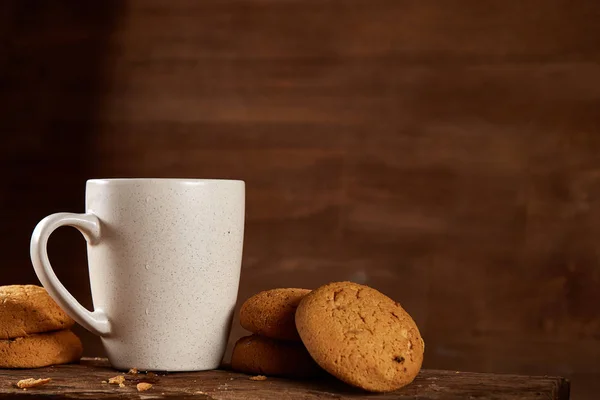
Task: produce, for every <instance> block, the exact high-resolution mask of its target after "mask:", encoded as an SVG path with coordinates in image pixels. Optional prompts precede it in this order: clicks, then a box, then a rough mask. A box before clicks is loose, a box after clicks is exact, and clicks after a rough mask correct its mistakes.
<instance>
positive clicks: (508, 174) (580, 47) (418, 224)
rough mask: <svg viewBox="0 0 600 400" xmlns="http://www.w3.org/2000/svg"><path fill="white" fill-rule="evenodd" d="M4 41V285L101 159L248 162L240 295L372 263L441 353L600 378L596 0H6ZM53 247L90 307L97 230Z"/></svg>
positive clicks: (181, 167) (196, 164)
mask: <svg viewBox="0 0 600 400" xmlns="http://www.w3.org/2000/svg"><path fill="white" fill-rule="evenodd" d="M0 46H1V47H0V134H1V139H2V140H1V145H0V174H1V176H0V213H1V214H0V216H1V221H2V222H1V224H0V235H1V241H0V249H1V250H2V257H3V260H2V261H3V262H2V268H1V270H0V271H1V272H0V284H9V283H28V282H37V280H36V278H35V276H34V274H33V270H32V268H31V265H30V262H29V258H28V246H29V237H30V233H31V231H32V229H33V227H34V226H35V224H36V223H37V221H38V220H39V219H41V218H42V217H43V216H45V215H47V214H49V213H52V212H57V211H83V207H84V206H83V204H84V184H85V179H87V178H91V177H213V178H217V177H218V178H238V179H244V180H245V181H246V183H247V228H246V241H245V253H244V262H243V275H242V282H241V289H240V299H241V300H243V299H245V298H246V297H248V296H249V295H251V294H253V293H254V292H256V291H258V290H261V289H267V288H271V287H278V286H303V287H308V288H314V287H316V286H318V285H320V284H322V283H325V282H328V281H332V280H346V279H348V280H354V281H357V282H361V283H366V284H368V285H371V286H373V287H376V288H378V289H380V290H382V291H383V292H385V293H387V294H389V295H390V296H392V297H394V298H395V299H397V300H399V301H400V302H401V303H402V304H403V305H404V306H405V307H406V308H407V309H408V310H409V311H410V312H411V313H412V314H413V316H414V317H415V319H416V320H417V322H418V324H419V326H420V327H421V330H422V332H423V335H424V337H425V340H426V342H427V352H426V359H425V365H426V367H429V368H448V369H464V370H473V371H495V372H517V373H532V374H559V375H564V376H567V377H570V378H572V379H573V386H572V387H573V398H574V399H576V400H581V399H592V398H596V396H595V395H594V393H597V391H598V390H600V385H596V384H594V383H593V380H594V378H596V379H597V378H599V377H600V363H599V362H598V361H599V360H600V312H599V311H598V307H599V306H600V291H599V290H598V285H599V284H600V136H599V132H598V131H599V128H600V2H598V1H596V0H582V1H566V0H564V1H560V0H529V1H509V2H507V1H505V0H488V1H481V0H463V1H458V0H437V1H434V0H426V1H410V0H395V1H394V0H360V1H358V0H330V1H323V0H202V1H192V0H176V1H157V0H152V1H146V0H131V1H117V0H112V1H102V2H78V1H62V2H61V1H58V2H52V3H51V2H44V1H22V0H8V1H3V2H2V3H0ZM51 258H52V260H53V263H54V266H55V268H56V270H57V272H58V275H59V276H60V278H61V279H63V281H64V282H65V284H66V286H67V287H68V288H69V289H70V290H72V291H73V292H74V293H75V294H76V296H77V297H78V298H79V299H81V301H82V302H84V303H85V304H87V305H88V306H89V305H90V304H91V300H90V295H89V284H88V281H87V280H88V277H87V271H86V267H85V251H84V241H83V239H82V238H81V237H80V236H79V235H78V234H77V232H75V231H74V230H68V229H66V230H62V231H60V232H58V233H57V234H56V235H55V236H54V237H53V238H52V241H51ZM78 333H80V334H81V335H82V337H83V339H84V341H85V345H86V353H87V354H88V355H99V354H101V351H102V350H101V348H100V346H99V341H98V340H97V339H96V338H94V337H92V336H91V335H90V334H87V333H85V332H84V331H82V330H78ZM241 334H242V331H241V329H240V328H237V327H236V328H235V329H234V332H233V338H236V337H239V336H240V335H241Z"/></svg>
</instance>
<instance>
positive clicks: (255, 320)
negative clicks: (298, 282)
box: [240, 288, 310, 341]
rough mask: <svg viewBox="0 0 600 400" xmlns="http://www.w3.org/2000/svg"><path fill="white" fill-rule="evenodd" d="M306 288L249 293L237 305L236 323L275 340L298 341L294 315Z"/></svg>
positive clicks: (305, 292) (306, 292)
mask: <svg viewBox="0 0 600 400" xmlns="http://www.w3.org/2000/svg"><path fill="white" fill-rule="evenodd" d="M308 293H310V290H308V289H294V288H282V289H271V290H266V291H264V292H260V293H257V294H255V295H254V296H252V297H250V298H249V299H248V300H246V302H245V303H244V304H243V305H242V308H241V309H240V324H241V325H242V327H244V329H247V330H249V331H250V332H252V333H256V334H258V335H262V336H266V337H269V338H272V339H279V340H294V341H300V337H299V336H298V331H297V330H296V323H295V322H294V315H295V313H296V307H298V303H300V300H302V299H303V298H304V296H306V295H307V294H308Z"/></svg>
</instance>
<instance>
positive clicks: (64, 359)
mask: <svg viewBox="0 0 600 400" xmlns="http://www.w3.org/2000/svg"><path fill="white" fill-rule="evenodd" d="M82 353H83V346H82V344H81V341H80V340H79V338H78V337H77V336H75V334H74V333H73V332H71V331H70V330H63V331H56V332H50V333H40V334H35V335H30V336H25V337H19V338H16V339H4V340H0V368H39V367H46V366H49V365H55V364H67V363H70V362H74V361H78V360H79V359H80V358H81V355H82Z"/></svg>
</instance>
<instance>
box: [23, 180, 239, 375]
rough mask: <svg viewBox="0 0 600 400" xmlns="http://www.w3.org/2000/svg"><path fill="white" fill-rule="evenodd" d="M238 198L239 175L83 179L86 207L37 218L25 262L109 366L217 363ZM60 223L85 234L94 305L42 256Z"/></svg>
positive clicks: (234, 280) (227, 316)
mask: <svg viewBox="0 0 600 400" xmlns="http://www.w3.org/2000/svg"><path fill="white" fill-rule="evenodd" d="M244 204H245V185H244V182H243V181H234V180H211V179H206V180H204V179H94V180H89V181H87V185H86V213H85V214H72V213H58V214H53V215H50V216H48V217H46V218H44V219H43V220H42V221H41V222H40V223H39V224H38V225H37V227H36V228H35V230H34V232H33V235H32V238H31V260H32V263H33V266H34V269H35V273H36V274H37V276H38V278H39V280H40V282H41V283H42V284H43V285H44V287H45V288H46V289H47V291H48V293H49V294H50V296H52V298H53V299H54V300H55V301H56V302H57V303H58V304H59V305H60V306H61V307H62V308H63V309H64V310H65V311H66V312H67V313H68V314H69V315H70V316H71V317H72V318H73V319H74V320H75V321H77V322H78V323H79V324H81V325H82V326H83V327H85V328H86V329H88V330H89V331H91V332H93V333H95V334H97V335H99V336H100V337H101V339H102V342H103V344H104V347H105V349H106V353H107V355H108V358H109V360H110V362H111V363H112V365H113V366H114V367H115V368H117V369H123V370H126V369H129V368H138V369H140V370H155V371H200V370H208V369H214V368H217V367H218V366H219V363H220V362H221V359H222V357H223V353H224V352H225V347H226V345H227V339H228V336H229V330H230V328H231V321H232V316H233V310H234V307H235V303H236V300H237V292H238V284H239V278H240V267H241V259H242V244H243V237H244ZM64 225H68V226H73V227H75V228H77V229H78V230H79V231H80V232H81V233H82V234H83V236H84V237H85V239H86V241H87V250H88V261H89V271H90V283H91V289H92V299H93V302H94V311H93V312H90V311H88V310H87V309H85V308H84V307H83V306H82V305H81V304H80V303H79V302H78V301H77V300H75V298H74V297H73V296H72V295H71V294H70V293H69V292H68V291H67V290H66V289H65V287H64V286H63V285H62V284H61V283H60V281H59V280H58V278H57V277H56V275H55V273H54V271H53V270H52V267H51V265H50V261H49V260H48V253H47V249H46V246H47V242H48V238H49V237H50V235H51V234H52V232H53V231H54V230H55V229H56V228H58V227H60V226H64Z"/></svg>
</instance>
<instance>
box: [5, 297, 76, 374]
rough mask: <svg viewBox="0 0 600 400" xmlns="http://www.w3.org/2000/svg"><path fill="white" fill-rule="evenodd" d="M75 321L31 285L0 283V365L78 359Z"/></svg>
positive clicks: (36, 364)
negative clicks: (71, 329) (6, 284)
mask: <svg viewBox="0 0 600 400" xmlns="http://www.w3.org/2000/svg"><path fill="white" fill-rule="evenodd" d="M74 323H75V322H74V321H73V320H72V319H71V318H70V317H69V316H68V315H67V314H65V312H64V311H63V310H62V309H61V308H60V307H59V306H58V305H57V304H56V303H55V302H54V300H52V298H50V296H49V295H48V293H46V290H45V289H44V288H41V287H39V286H34V285H12V286H0V368H38V367H45V366H48V365H53V364H65V363H69V362H73V361H77V360H79V359H80V358H81V354H82V352H83V346H82V345H81V341H80V340H79V338H78V337H77V336H75V334H74V333H73V332H71V331H70V330H69V328H71V327H72V326H73V324H74Z"/></svg>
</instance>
